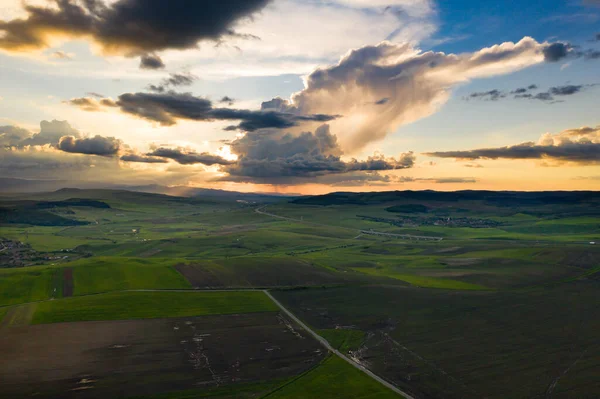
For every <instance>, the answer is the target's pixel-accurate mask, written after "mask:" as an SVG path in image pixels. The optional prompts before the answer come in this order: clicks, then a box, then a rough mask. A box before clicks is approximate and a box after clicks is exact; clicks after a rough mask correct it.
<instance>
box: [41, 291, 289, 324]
mask: <svg viewBox="0 0 600 399" xmlns="http://www.w3.org/2000/svg"><path fill="white" fill-rule="evenodd" d="M276 310H278V309H277V307H276V306H275V305H274V304H273V302H271V300H270V299H269V298H268V297H267V296H266V295H265V294H264V293H263V292H260V291H258V292H168V291H167V292H115V293H108V294H101V295H86V296H80V297H73V298H63V299H57V300H54V301H46V302H42V303H39V304H38V305H37V310H36V312H35V314H34V316H33V324H43V323H60V322H68V321H90V320H125V319H144V318H163V317H183V316H201V315H211V314H234V313H248V312H272V311H276Z"/></svg>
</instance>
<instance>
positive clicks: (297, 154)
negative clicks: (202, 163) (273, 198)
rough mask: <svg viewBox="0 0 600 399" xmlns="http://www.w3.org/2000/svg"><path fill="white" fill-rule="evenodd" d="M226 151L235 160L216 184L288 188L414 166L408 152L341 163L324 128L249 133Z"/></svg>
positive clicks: (333, 139)
mask: <svg viewBox="0 0 600 399" xmlns="http://www.w3.org/2000/svg"><path fill="white" fill-rule="evenodd" d="M230 150H231V152H232V153H233V154H235V155H237V157H238V159H237V161H236V162H235V163H232V164H231V165H229V166H225V167H223V168H222V169H221V170H222V172H225V173H227V174H228V175H227V176H225V177H221V178H220V179H219V180H227V181H238V182H255V183H271V184H280V183H284V184H289V183H290V182H293V181H296V180H299V179H312V178H315V177H319V176H325V175H332V174H343V173H350V172H374V171H383V170H397V169H407V168H411V167H412V166H413V165H414V162H415V157H414V155H413V153H412V152H409V153H404V154H401V155H400V157H399V158H397V159H396V158H387V157H385V156H383V155H381V154H375V155H373V156H371V157H368V158H367V159H366V160H356V159H350V160H347V161H344V160H343V159H342V158H341V156H342V150H341V148H340V147H339V145H338V142H337V138H336V136H334V135H333V134H331V133H330V131H329V126H328V125H322V126H320V127H319V128H317V129H316V130H315V132H314V133H313V132H301V133H291V132H282V131H280V130H274V129H271V130H259V131H255V132H249V133H247V134H246V135H244V136H243V137H241V138H238V139H236V140H234V141H232V142H231V143H230Z"/></svg>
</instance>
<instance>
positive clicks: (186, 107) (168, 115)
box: [69, 91, 338, 131]
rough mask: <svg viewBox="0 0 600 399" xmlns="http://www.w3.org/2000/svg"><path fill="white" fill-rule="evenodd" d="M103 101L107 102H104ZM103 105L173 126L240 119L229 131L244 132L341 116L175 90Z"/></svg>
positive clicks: (84, 102) (90, 107) (86, 106)
mask: <svg viewBox="0 0 600 399" xmlns="http://www.w3.org/2000/svg"><path fill="white" fill-rule="evenodd" d="M105 100H106V101H105ZM103 101H105V102H106V103H102V102H103ZM69 103H70V104H72V105H75V106H78V107H80V108H82V109H83V110H86V111H96V110H98V109H97V108H95V107H94V105H98V102H96V101H95V100H94V99H90V98H87V97H83V98H75V99H71V100H70V101H69ZM100 105H105V106H108V107H113V106H117V107H119V108H120V109H121V111H122V112H125V113H128V114H131V115H135V116H137V117H139V118H143V119H147V120H150V121H153V122H158V123H160V124H161V125H164V126H170V125H174V124H176V123H177V120H178V119H187V120H194V121H219V120H221V121H235V120H239V121H241V122H240V123H239V124H238V125H235V126H230V127H228V128H227V130H236V129H239V130H243V131H255V130H258V129H263V128H278V129H282V128H288V127H292V126H297V125H298V124H299V123H301V122H308V121H316V122H327V121H330V120H333V119H335V118H337V117H338V116H334V115H322V114H314V115H298V114H293V113H289V112H279V111H273V110H266V111H263V110H261V111H252V110H246V109H233V108H213V106H212V102H211V101H210V100H208V99H206V98H203V97H196V96H193V95H192V94H190V93H177V92H174V91H169V92H165V93H125V94H122V95H120V96H119V98H118V100H117V101H116V102H113V101H112V100H109V99H102V100H100ZM98 108H99V106H98Z"/></svg>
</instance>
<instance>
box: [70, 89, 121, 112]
mask: <svg viewBox="0 0 600 399" xmlns="http://www.w3.org/2000/svg"><path fill="white" fill-rule="evenodd" d="M89 94H90V95H92V96H93V97H78V98H72V99H70V100H67V101H63V103H65V104H69V105H73V106H75V107H78V108H80V109H82V110H83V111H87V112H99V111H104V110H105V109H106V108H107V107H110V108H114V107H117V103H116V102H115V101H113V100H112V99H110V98H101V99H99V100H98V99H97V97H98V95H97V94H96V93H89Z"/></svg>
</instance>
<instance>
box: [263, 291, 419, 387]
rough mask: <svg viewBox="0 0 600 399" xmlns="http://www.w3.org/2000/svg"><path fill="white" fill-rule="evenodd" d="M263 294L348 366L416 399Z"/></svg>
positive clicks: (272, 297) (279, 303)
mask: <svg viewBox="0 0 600 399" xmlns="http://www.w3.org/2000/svg"><path fill="white" fill-rule="evenodd" d="M263 292H264V293H265V294H266V295H267V296H268V297H269V298H271V300H272V301H273V302H274V303H275V305H277V306H278V307H279V308H280V309H281V310H282V311H283V312H284V313H285V314H286V315H287V316H288V317H290V318H291V319H292V320H293V321H295V322H296V323H297V324H298V325H299V326H300V327H302V328H303V329H304V330H305V331H306V332H308V333H309V334H310V335H312V336H313V337H314V338H315V339H316V340H317V341H319V343H321V345H323V346H324V347H325V348H326V349H327V350H328V351H329V352H331V353H333V354H335V355H337V356H338V357H340V358H341V359H342V360H345V361H346V362H347V363H348V364H350V365H351V366H353V367H354V368H357V369H358V370H360V371H362V372H363V373H365V374H366V375H368V376H369V377H371V378H373V379H374V380H375V381H377V382H379V383H380V384H382V385H384V386H385V387H387V388H389V389H391V390H392V391H394V392H395V393H397V394H399V395H401V396H402V397H404V398H406V399H416V398H415V397H413V396H411V395H409V394H408V393H406V392H404V391H402V390H401V389H399V388H398V387H397V386H395V385H394V384H392V383H390V382H388V381H386V380H384V379H383V378H381V377H379V376H378V375H377V374H375V373H373V372H372V371H371V370H369V369H368V368H366V367H364V366H363V365H360V364H358V363H356V362H354V361H353V360H351V359H350V358H349V357H347V356H346V355H344V354H343V353H341V352H340V351H338V350H337V349H335V348H334V347H333V346H331V344H330V343H329V341H327V340H326V339H325V338H323V337H321V336H320V335H319V334H317V333H316V332H314V331H313V330H312V329H311V328H310V327H308V326H307V325H306V324H304V323H303V322H302V321H301V320H300V319H299V318H298V317H296V316H295V315H294V314H293V313H292V312H290V311H289V310H288V309H287V308H286V307H285V306H283V305H282V304H281V302H279V301H278V300H277V299H275V297H274V296H273V295H271V293H270V292H269V291H267V290H263Z"/></svg>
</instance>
